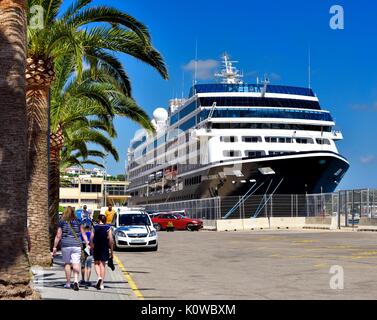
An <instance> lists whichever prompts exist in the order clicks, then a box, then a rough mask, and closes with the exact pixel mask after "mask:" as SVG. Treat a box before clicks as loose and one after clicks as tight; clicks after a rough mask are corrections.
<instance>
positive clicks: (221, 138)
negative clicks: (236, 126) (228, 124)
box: [220, 136, 238, 142]
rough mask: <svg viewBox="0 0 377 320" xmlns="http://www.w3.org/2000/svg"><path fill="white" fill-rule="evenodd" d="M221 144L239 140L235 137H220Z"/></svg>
mask: <svg viewBox="0 0 377 320" xmlns="http://www.w3.org/2000/svg"><path fill="white" fill-rule="evenodd" d="M220 141H221V142H237V141H238V139H237V137H235V136H225V137H220Z"/></svg>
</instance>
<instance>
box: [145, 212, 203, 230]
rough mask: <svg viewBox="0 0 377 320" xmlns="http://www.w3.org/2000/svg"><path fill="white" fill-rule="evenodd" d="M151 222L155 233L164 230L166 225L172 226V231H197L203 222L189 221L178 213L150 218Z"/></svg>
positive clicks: (162, 214)
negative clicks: (170, 224)
mask: <svg viewBox="0 0 377 320" xmlns="http://www.w3.org/2000/svg"><path fill="white" fill-rule="evenodd" d="M152 222H153V225H154V227H155V228H156V230H157V231H160V230H165V229H166V227H167V225H168V223H169V222H171V223H172V224H173V227H174V230H191V231H193V230H199V229H201V228H203V221H201V220H198V219H190V218H188V217H186V216H183V215H181V214H179V213H161V214H159V215H156V216H154V217H153V218H152Z"/></svg>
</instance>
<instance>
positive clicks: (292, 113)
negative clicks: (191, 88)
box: [170, 100, 333, 125]
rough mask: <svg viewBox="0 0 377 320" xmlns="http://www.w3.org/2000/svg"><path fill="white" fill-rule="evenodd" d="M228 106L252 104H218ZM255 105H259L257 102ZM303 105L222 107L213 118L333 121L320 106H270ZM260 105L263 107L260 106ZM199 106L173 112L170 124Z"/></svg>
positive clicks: (205, 115) (204, 115)
mask: <svg viewBox="0 0 377 320" xmlns="http://www.w3.org/2000/svg"><path fill="white" fill-rule="evenodd" d="M217 101H218V100H216V101H213V102H212V103H211V101H210V102H208V103H207V104H205V105H201V106H202V107H211V106H212V104H213V103H214V102H216V103H217ZM227 106H239V107H250V106H252V105H247V104H246V105H237V104H233V105H232V104H230V105H227V104H225V103H220V104H217V107H227ZM254 106H258V104H255V105H254ZM300 106H301V105H294V104H289V103H287V102H286V101H285V102H284V104H282V103H279V104H277V105H274V104H271V105H266V106H265V108H234V107H233V108H221V109H219V108H218V109H215V110H214V111H213V114H212V117H213V118H246V117H257V118H291V119H308V120H323V121H333V119H332V117H331V115H330V114H329V113H328V112H321V111H314V110H313V109H315V110H320V108H313V109H311V108H305V106H301V107H302V108H303V109H307V110H292V109H271V108H268V107H275V108H299V107H300ZM259 107H263V105H262V106H259ZM197 108H198V106H197V105H196V102H192V103H190V104H189V105H188V106H186V107H184V108H183V109H182V110H181V111H179V112H177V113H175V114H173V115H172V116H171V119H170V125H173V124H175V123H177V122H178V121H179V120H181V119H183V118H184V117H186V116H187V115H189V114H190V113H192V112H194V111H195V110H196V109H197ZM209 113H210V110H208V109H207V110H202V111H201V112H200V116H199V118H200V121H203V120H204V119H206V118H208V116H209Z"/></svg>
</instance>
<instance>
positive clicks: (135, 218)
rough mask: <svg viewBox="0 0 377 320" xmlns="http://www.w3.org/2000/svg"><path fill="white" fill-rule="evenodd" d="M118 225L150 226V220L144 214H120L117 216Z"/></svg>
mask: <svg viewBox="0 0 377 320" xmlns="http://www.w3.org/2000/svg"><path fill="white" fill-rule="evenodd" d="M119 225H120V226H145V225H148V226H150V221H149V219H148V216H147V215H146V214H122V215H120V216H119Z"/></svg>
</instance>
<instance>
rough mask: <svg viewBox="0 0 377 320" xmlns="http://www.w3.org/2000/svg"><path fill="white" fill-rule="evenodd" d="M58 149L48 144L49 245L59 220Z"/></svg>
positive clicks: (51, 243)
mask: <svg viewBox="0 0 377 320" xmlns="http://www.w3.org/2000/svg"><path fill="white" fill-rule="evenodd" d="M59 192H60V149H59V148H55V147H53V146H51V144H50V168H49V197H48V200H49V204H48V215H49V221H50V226H49V233H50V246H53V244H54V237H55V234H56V230H57V226H58V221H59V200H60V194H59Z"/></svg>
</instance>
